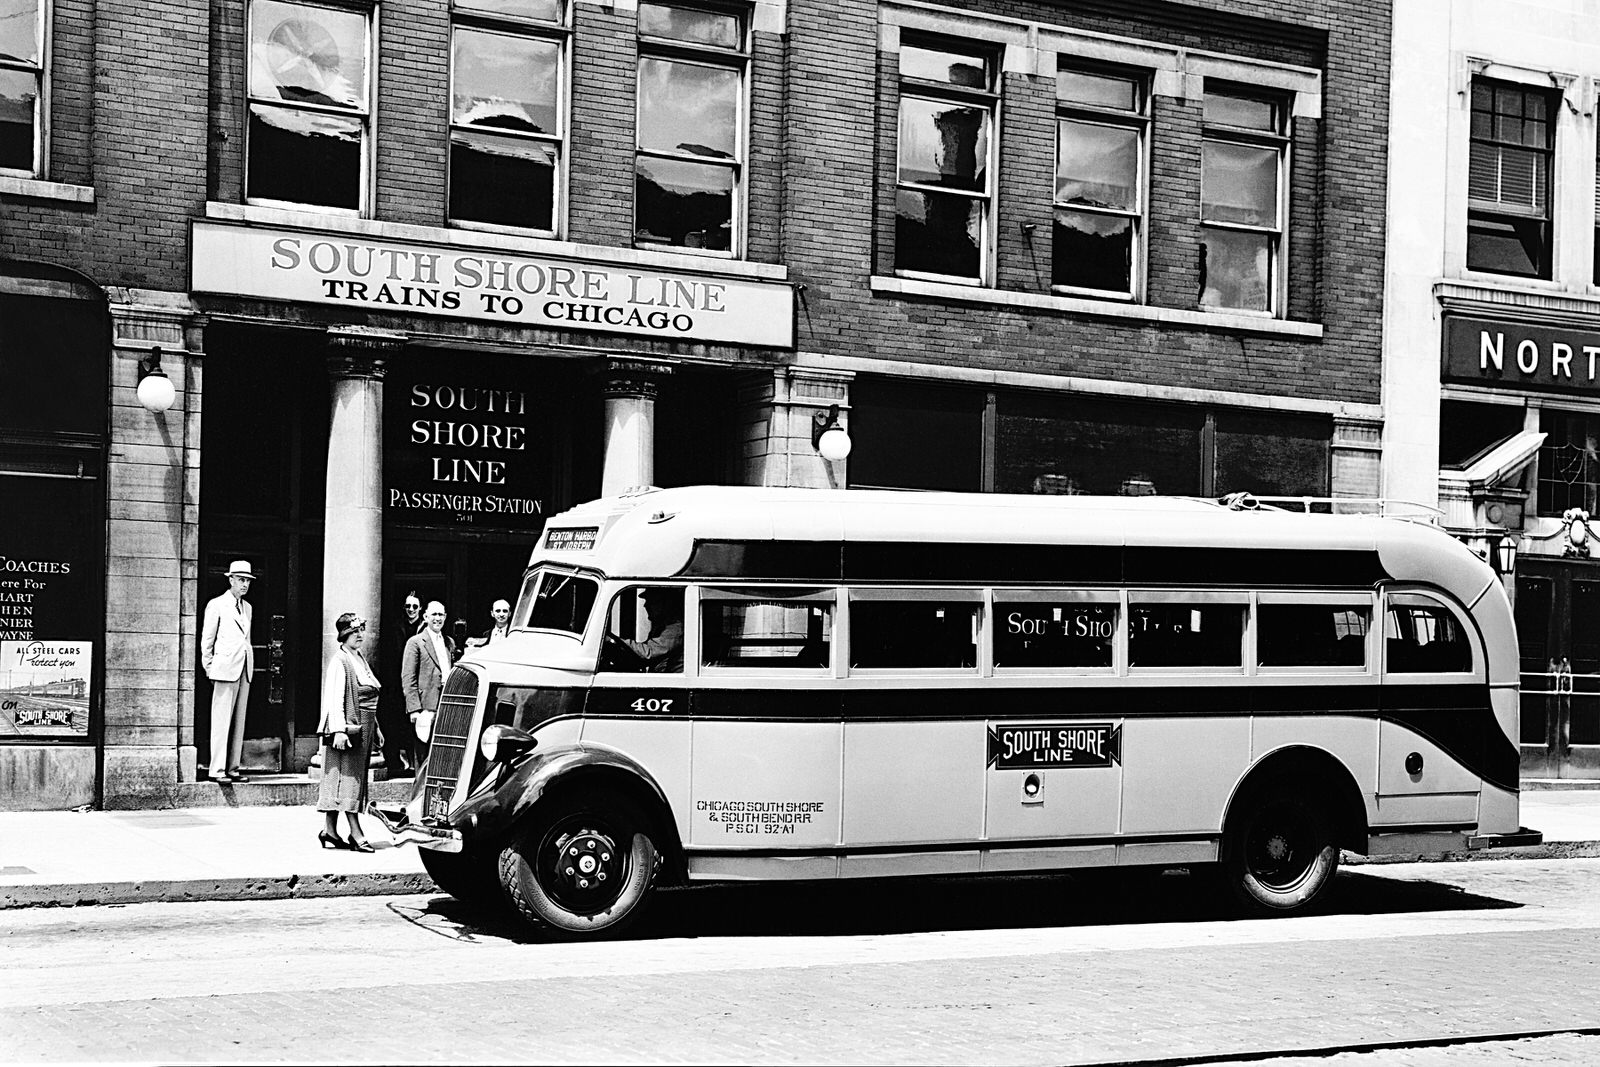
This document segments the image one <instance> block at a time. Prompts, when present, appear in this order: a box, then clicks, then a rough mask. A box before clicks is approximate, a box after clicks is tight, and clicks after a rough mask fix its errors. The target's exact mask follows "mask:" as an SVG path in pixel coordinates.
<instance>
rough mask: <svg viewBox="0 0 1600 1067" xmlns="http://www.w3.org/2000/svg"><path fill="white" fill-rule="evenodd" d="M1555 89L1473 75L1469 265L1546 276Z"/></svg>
mask: <svg viewBox="0 0 1600 1067" xmlns="http://www.w3.org/2000/svg"><path fill="white" fill-rule="evenodd" d="M1554 102H1555V94H1554V93H1553V92H1551V91H1549V90H1541V89H1529V88H1524V87H1523V86H1520V85H1507V84H1505V83H1503V82H1494V81H1487V80H1485V79H1483V78H1476V79H1474V80H1473V82H1472V148H1471V153H1470V156H1469V158H1468V161H1467V269H1468V270H1481V271H1487V272H1489V273H1491V274H1515V275H1520V276H1522V277H1528V278H1548V277H1550V260H1551V257H1550V161H1551V157H1552V156H1553V155H1554V154H1555V122H1554V115H1555V109H1554V107H1553V104H1554Z"/></svg>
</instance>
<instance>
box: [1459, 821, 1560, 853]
mask: <svg viewBox="0 0 1600 1067" xmlns="http://www.w3.org/2000/svg"><path fill="white" fill-rule="evenodd" d="M1542 844H1544V834H1543V833H1542V832H1540V831H1538V830H1530V829H1528V828H1527V827H1526V826H1523V827H1520V828H1519V829H1518V830H1517V832H1516V833H1514V834H1474V835H1473V836H1471V837H1469V838H1467V848H1468V849H1470V850H1472V851H1474V852H1476V851H1477V850H1479V849H1484V848H1526V847H1527V846H1529V845H1542Z"/></svg>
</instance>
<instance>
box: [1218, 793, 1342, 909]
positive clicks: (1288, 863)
mask: <svg viewBox="0 0 1600 1067" xmlns="http://www.w3.org/2000/svg"><path fill="white" fill-rule="evenodd" d="M1223 848H1224V852H1223V861H1222V869H1223V875H1224V877H1225V878H1226V880H1227V884H1228V888H1229V890H1230V891H1231V892H1232V894H1233V896H1234V898H1235V899H1236V900H1237V901H1238V903H1240V904H1241V905H1243V906H1244V908H1245V909H1246V910H1248V911H1250V912H1253V913H1255V914H1260V915H1282V914H1287V913H1289V912H1294V911H1301V910H1304V909H1305V908H1308V907H1310V906H1311V905H1312V903H1313V902H1315V901H1316V900H1317V898H1319V897H1320V896H1322V894H1323V893H1324V892H1325V891H1326V890H1327V888H1328V886H1330V885H1331V884H1333V876H1334V874H1335V873H1337V871H1338V869H1339V848H1338V846H1337V845H1335V844H1334V841H1333V835H1332V833H1331V832H1330V830H1329V826H1328V818H1327V815H1326V813H1325V812H1324V811H1323V810H1322V808H1320V807H1319V806H1318V805H1316V804H1315V803H1313V802H1311V801H1310V800H1308V799H1306V798H1305V797H1304V796H1302V795H1300V794H1298V793H1297V792H1296V791H1294V790H1292V789H1290V788H1286V787H1278V788H1268V789H1264V790H1262V791H1260V792H1259V793H1257V794H1256V795H1255V796H1254V797H1252V798H1249V799H1248V800H1246V802H1245V804H1244V806H1243V808H1242V810H1241V812H1240V814H1239V817H1238V819H1237V821H1236V822H1234V821H1231V820H1230V826H1229V830H1228V834H1227V836H1226V838H1225V839H1224V842H1223Z"/></svg>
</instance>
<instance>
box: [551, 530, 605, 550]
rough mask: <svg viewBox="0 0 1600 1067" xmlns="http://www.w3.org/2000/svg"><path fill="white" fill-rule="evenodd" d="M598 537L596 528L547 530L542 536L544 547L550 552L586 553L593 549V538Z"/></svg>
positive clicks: (598, 531)
mask: <svg viewBox="0 0 1600 1067" xmlns="http://www.w3.org/2000/svg"><path fill="white" fill-rule="evenodd" d="M599 535H600V527H598V526H574V527H570V528H567V529H560V530H554V529H553V530H547V531H546V532H545V535H544V547H545V549H546V550H547V551H550V552H587V551H589V550H590V549H591V548H593V547H594V542H595V538H597V537H598V536H599Z"/></svg>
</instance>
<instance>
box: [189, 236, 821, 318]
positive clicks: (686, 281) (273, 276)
mask: <svg viewBox="0 0 1600 1067" xmlns="http://www.w3.org/2000/svg"><path fill="white" fill-rule="evenodd" d="M192 254H193V263H192V267H191V285H192V287H193V289H194V291H195V292H199V293H220V294H226V295H230V296H245V297H252V298H257V299H265V300H292V301H295V302H297V303H307V304H325V305H334V306H338V307H346V308H361V309H363V310H366V311H382V312H401V313H414V314H419V315H436V316H442V317H449V318H463V319H475V320H479V321H487V322H495V323H499V324H501V325H505V326H531V327H539V328H547V329H549V328H553V329H568V330H583V331H592V332H599V333H623V334H633V335H637V336H641V337H654V338H661V339H665V340H677V341H698V342H708V343H731V344H747V345H762V346H765V347H770V348H793V347H794V293H793V290H792V289H791V288H790V287H789V286H787V285H784V284H781V283H777V282H765V281H753V280H749V279H743V278H729V277H721V276H718V277H713V276H711V275H709V274H707V275H702V274H694V273H690V272H688V271H663V270H655V269H651V268H648V267H643V266H639V265H636V264H631V263H610V262H601V261H598V260H583V259H576V258H565V257H555V256H528V255H517V254H513V253H509V252H503V251H499V250H497V249H492V248H466V247H455V246H450V245H427V244H411V243H409V242H402V241H387V240H373V239H371V238H367V237H362V236H357V235H354V234H349V235H346V234H325V233H312V232H303V231H295V230H284V229H273V228H270V227H243V226H236V225H222V224H219V223H206V222H197V223H195V224H194V234H193V245H192ZM714 262H715V261H709V262H708V266H711V265H713V264H714Z"/></svg>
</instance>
